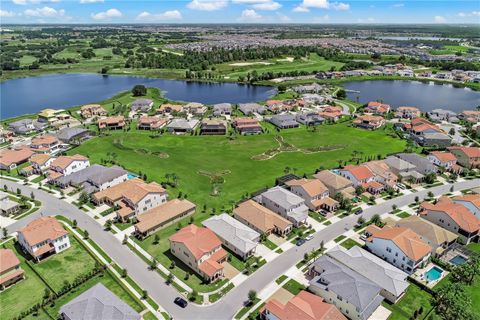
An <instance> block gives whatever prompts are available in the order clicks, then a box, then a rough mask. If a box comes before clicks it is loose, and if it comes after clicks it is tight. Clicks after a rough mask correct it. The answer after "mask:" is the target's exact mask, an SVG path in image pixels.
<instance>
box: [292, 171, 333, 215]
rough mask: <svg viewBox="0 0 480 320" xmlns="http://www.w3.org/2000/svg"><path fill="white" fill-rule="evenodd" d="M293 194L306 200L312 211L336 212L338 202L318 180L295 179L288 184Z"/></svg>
mask: <svg viewBox="0 0 480 320" xmlns="http://www.w3.org/2000/svg"><path fill="white" fill-rule="evenodd" d="M286 185H287V186H288V187H289V188H290V191H292V193H294V194H296V195H297V196H299V197H301V198H302V199H303V200H305V204H306V205H307V207H308V208H309V209H310V210H312V211H320V210H321V209H324V210H327V211H335V210H336V209H337V207H338V202H337V201H336V200H334V199H332V198H330V197H329V195H330V193H329V192H328V188H327V187H326V186H325V185H324V184H323V183H322V182H321V181H320V180H318V179H305V178H303V179H293V180H290V181H287V182H286Z"/></svg>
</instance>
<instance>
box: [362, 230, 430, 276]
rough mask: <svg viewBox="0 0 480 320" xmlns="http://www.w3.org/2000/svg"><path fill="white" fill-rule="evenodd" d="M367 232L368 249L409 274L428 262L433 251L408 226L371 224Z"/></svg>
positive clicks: (366, 243) (366, 242)
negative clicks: (380, 226)
mask: <svg viewBox="0 0 480 320" xmlns="http://www.w3.org/2000/svg"><path fill="white" fill-rule="evenodd" d="M365 234H366V235H367V237H368V238H367V240H366V241H365V246H366V248H367V250H368V251H370V252H372V253H373V254H375V255H376V256H378V257H380V258H382V259H384V260H385V261H387V262H389V263H391V264H392V265H394V266H396V267H397V268H400V269H401V270H403V271H405V272H406V273H408V274H412V273H413V272H414V271H415V270H416V269H417V268H418V267H420V266H421V265H423V264H424V263H425V262H427V260H428V258H430V253H431V252H432V247H430V246H429V245H428V244H426V243H425V242H424V241H423V240H422V238H421V237H420V236H419V235H418V234H417V233H415V232H414V231H412V230H411V229H408V228H399V227H390V226H385V227H383V228H379V227H377V226H375V225H369V226H368V227H367V229H366V231H365Z"/></svg>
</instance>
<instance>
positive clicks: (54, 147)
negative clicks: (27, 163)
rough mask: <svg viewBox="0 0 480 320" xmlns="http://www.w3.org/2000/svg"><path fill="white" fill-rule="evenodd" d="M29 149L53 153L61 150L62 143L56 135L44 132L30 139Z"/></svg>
mask: <svg viewBox="0 0 480 320" xmlns="http://www.w3.org/2000/svg"><path fill="white" fill-rule="evenodd" d="M30 149H32V151H34V152H35V153H44V154H55V153H57V152H59V151H61V150H62V145H61V144H60V141H58V139H57V137H55V136H53V135H51V134H44V135H41V136H38V137H35V138H33V139H32V141H31V142H30Z"/></svg>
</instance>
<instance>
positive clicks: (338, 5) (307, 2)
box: [293, 0, 350, 12]
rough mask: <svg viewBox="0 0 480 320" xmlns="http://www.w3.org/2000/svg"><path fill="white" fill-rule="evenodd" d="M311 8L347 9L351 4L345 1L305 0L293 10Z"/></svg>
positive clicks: (302, 10) (304, 10)
mask: <svg viewBox="0 0 480 320" xmlns="http://www.w3.org/2000/svg"><path fill="white" fill-rule="evenodd" d="M310 8H313V9H326V10H328V9H332V10H340V11H345V10H349V9H350V5H349V4H348V3H343V2H330V1H329V0H303V1H302V3H301V4H299V5H298V6H296V7H295V8H294V9H293V11H294V12H309V11H310Z"/></svg>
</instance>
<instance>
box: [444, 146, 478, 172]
mask: <svg viewBox="0 0 480 320" xmlns="http://www.w3.org/2000/svg"><path fill="white" fill-rule="evenodd" d="M448 151H450V152H451V153H453V154H454V155H455V157H456V158H457V163H459V164H460V165H461V166H463V167H465V168H469V169H472V168H480V148H477V147H457V146H455V147H450V148H448Z"/></svg>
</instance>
